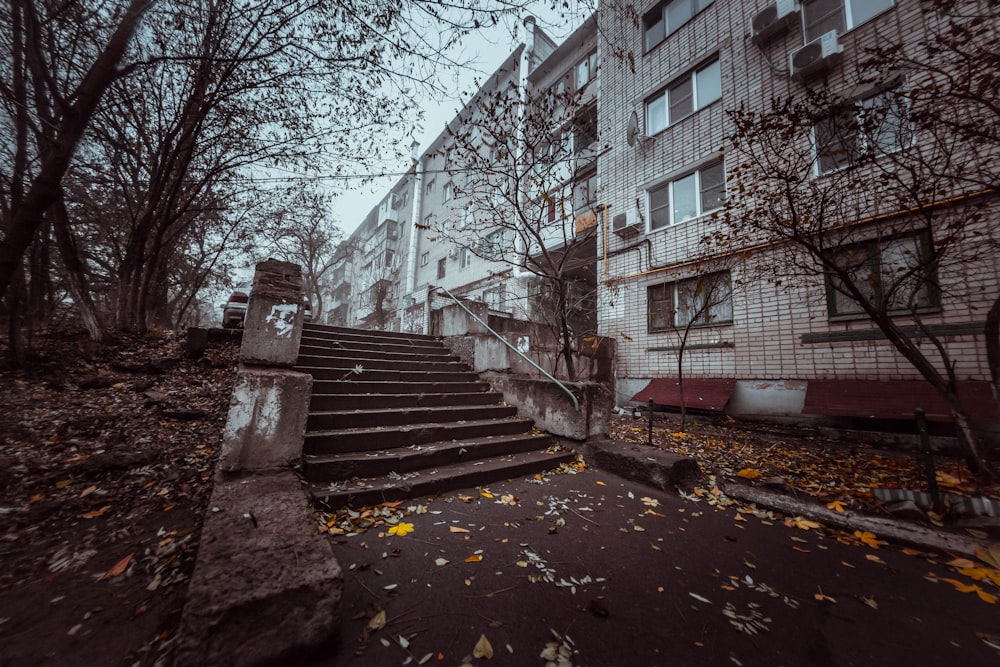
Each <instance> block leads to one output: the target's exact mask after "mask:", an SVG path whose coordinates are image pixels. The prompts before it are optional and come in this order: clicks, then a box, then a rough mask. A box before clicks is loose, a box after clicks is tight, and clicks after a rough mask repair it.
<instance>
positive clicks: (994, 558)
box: [976, 544, 1000, 569]
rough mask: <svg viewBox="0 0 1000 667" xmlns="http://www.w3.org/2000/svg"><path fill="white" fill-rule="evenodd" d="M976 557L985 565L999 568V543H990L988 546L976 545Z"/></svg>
mask: <svg viewBox="0 0 1000 667" xmlns="http://www.w3.org/2000/svg"><path fill="white" fill-rule="evenodd" d="M976 558H978V559H979V560H981V561H983V562H984V563H986V564H987V565H991V566H993V567H995V568H997V569H1000V544H991V545H989V546H988V547H976Z"/></svg>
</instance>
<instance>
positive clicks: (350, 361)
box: [295, 350, 469, 373]
mask: <svg viewBox="0 0 1000 667" xmlns="http://www.w3.org/2000/svg"><path fill="white" fill-rule="evenodd" d="M358 366H360V367H361V368H362V369H364V370H363V371H362V372H367V371H386V370H389V371H393V370H394V371H429V372H433V373H463V372H468V370H469V367H468V366H467V365H466V364H464V363H462V362H461V361H460V360H459V359H457V358H451V357H429V358H428V357H420V356H413V357H411V358H409V359H356V358H354V357H340V356H336V355H318V354H303V353H302V352H301V350H300V352H299V358H298V359H297V360H296V361H295V367H296V368H340V369H343V370H344V372H347V371H352V370H353V369H354V368H356V367H358Z"/></svg>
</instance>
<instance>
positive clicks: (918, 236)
mask: <svg viewBox="0 0 1000 667" xmlns="http://www.w3.org/2000/svg"><path fill="white" fill-rule="evenodd" d="M908 241H912V242H913V243H914V244H915V246H916V249H917V251H918V252H920V255H921V256H920V259H919V265H920V268H922V269H923V270H924V271H925V272H926V273H925V275H924V276H923V277H914V278H913V279H916V280H919V281H920V283H921V284H920V288H919V289H920V290H925V291H926V304H925V305H922V306H920V305H918V306H917V307H916V312H917V313H934V312H940V310H941V288H940V286H939V284H938V276H937V263H936V261H935V259H934V246H933V244H932V242H931V235H930V232H929V231H927V230H926V229H925V230H921V231H918V232H912V233H903V234H896V235H893V236H891V237H889V238H879V237H875V238H872V239H868V240H866V241H859V242H857V243H851V244H848V245H845V246H838V247H836V248H833V249H831V250H829V251H827V252H828V254H829V255H830V256H831V258H832V259H834V261H836V256H837V255H846V254H848V253H851V252H854V251H855V250H857V249H863V250H864V252H865V256H864V257H863V258H862V260H861V262H859V267H860V266H862V265H865V264H867V265H868V267H867V268H868V270H869V272H870V274H872V275H873V274H875V273H877V274H878V275H879V276H880V277H881V276H882V275H884V273H883V267H884V262H883V260H882V258H883V256H884V255H886V254H887V253H886V250H887V249H888V248H889V246H892V245H898V244H901V243H905V242H908ZM836 282H839V278H838V276H837V275H836V274H835V273H834V272H833V271H832V270H829V269H828V270H826V271H824V279H823V283H824V287H825V289H826V309H827V317H828V319H829V321H831V322H843V321H848V320H863V319H868V313H866V312H865V311H864V309H863V308H861V305H860V304H859V303H858V302H857V301H854V300H853V299H852V300H851V304H852V305H853V306H854V307H855V308H857V310H848V311H843V310H841V309H840V308H839V305H838V302H837V296H838V295H843V296H844V297H845V298H847V299H850V298H851V297H850V296H848V295H847V294H844V291H843V290H841V289H839V288H838V287H837V285H836V284H835V283H836ZM855 282H856V283H857V282H860V281H859V280H857V279H855ZM866 282H867V283H868V284H869V285H870V287H871V289H872V291H873V296H872V297H871V299H872V301H874V302H875V304H876V305H877V306H878V307H879V308H880V309H883V308H884V310H885V312H886V313H887V314H888V315H889V316H890V317H898V316H903V315H910V314H911V313H912V312H913V311H911V310H910V309H908V308H904V307H901V308H889V307H883V306H882V305H881V304H880V302H881V300H882V299H883V298H884V294H879V292H881V289H882V285H883V281H882V280H881V279H879V280H876V281H866Z"/></svg>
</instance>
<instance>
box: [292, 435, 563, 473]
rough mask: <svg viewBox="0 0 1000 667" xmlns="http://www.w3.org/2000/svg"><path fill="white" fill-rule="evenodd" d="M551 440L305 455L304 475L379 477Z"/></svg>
mask: <svg viewBox="0 0 1000 667" xmlns="http://www.w3.org/2000/svg"><path fill="white" fill-rule="evenodd" d="M554 442H555V440H554V438H552V436H550V435H546V434H540V433H537V432H534V431H532V432H528V433H517V434H514V435H495V436H487V437H485V438H470V439H468V440H453V441H451V442H432V443H428V444H426V445H413V446H411V447H401V448H397V449H381V450H378V451H371V452H345V453H343V454H328V455H324V456H307V457H305V461H304V470H305V478H306V481H307V482H310V483H321V482H323V483H328V482H331V481H336V480H345V479H352V478H354V477H362V478H364V477H379V476H383V475H389V474H391V473H398V474H403V473H408V472H413V471H414V470H421V469H430V468H440V467H444V466H448V465H451V464H454V463H460V462H463V461H466V462H471V461H476V460H479V459H485V458H490V457H495V456H502V455H504V454H514V453H519V452H528V451H532V450H535V451H542V450H545V449H547V448H548V447H549V446H551V445H552V444H553V443H554Z"/></svg>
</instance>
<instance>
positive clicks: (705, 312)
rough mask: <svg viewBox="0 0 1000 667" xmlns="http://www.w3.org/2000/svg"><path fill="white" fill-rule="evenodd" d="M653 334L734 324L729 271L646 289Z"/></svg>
mask: <svg viewBox="0 0 1000 667" xmlns="http://www.w3.org/2000/svg"><path fill="white" fill-rule="evenodd" d="M646 306H647V325H648V328H649V331H650V333H653V332H657V331H672V330H675V329H682V328H685V327H687V326H688V325H691V326H714V325H718V324H729V323H730V322H732V321H733V289H732V283H731V280H730V276H729V272H728V271H719V272H718V273H708V274H705V275H703V276H696V277H694V278H687V279H685V280H678V281H674V282H669V283H660V284H659V285H650V286H649V287H647V288H646Z"/></svg>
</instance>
